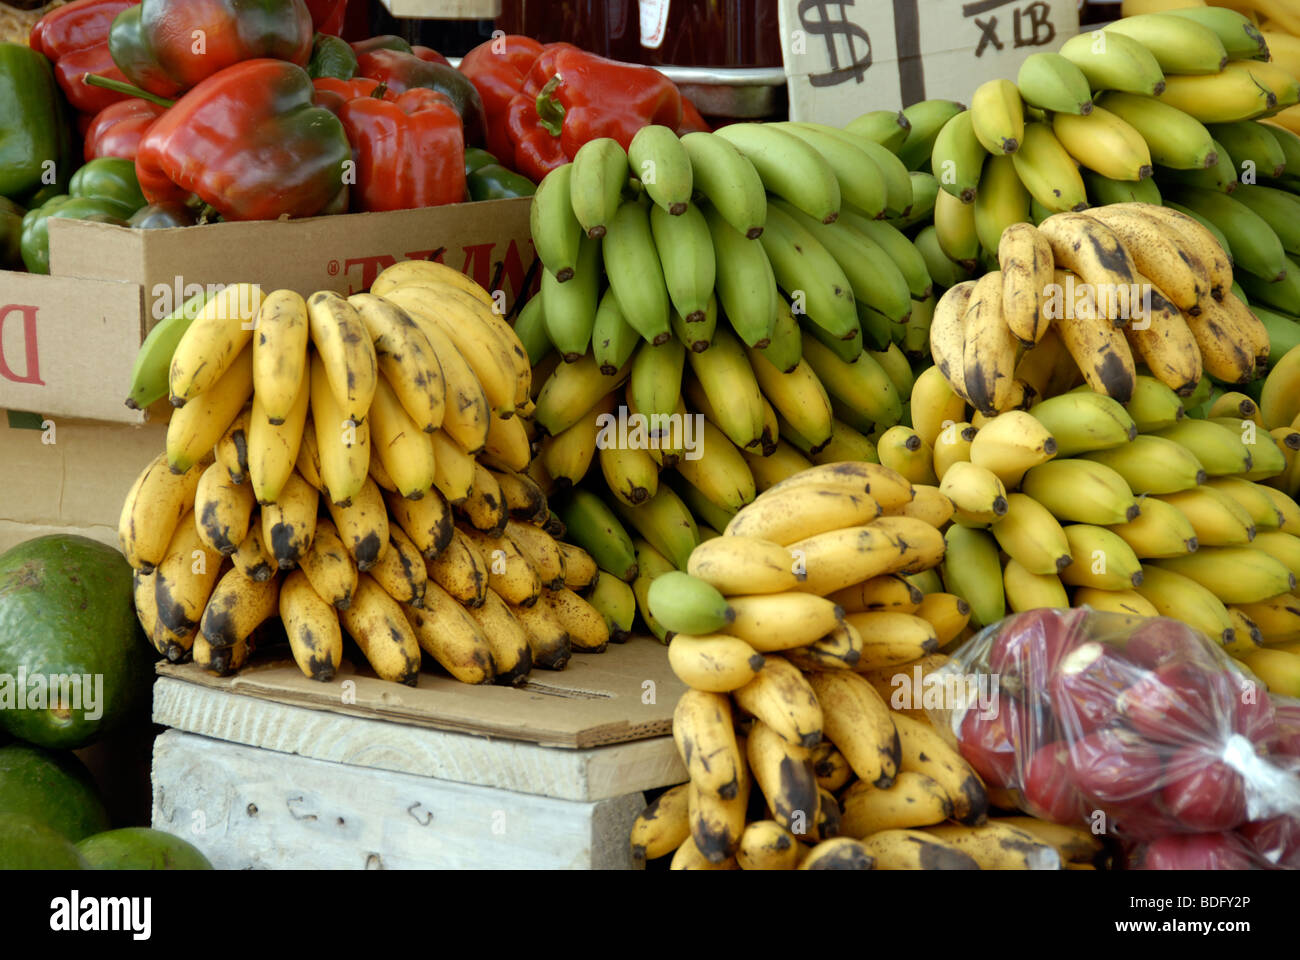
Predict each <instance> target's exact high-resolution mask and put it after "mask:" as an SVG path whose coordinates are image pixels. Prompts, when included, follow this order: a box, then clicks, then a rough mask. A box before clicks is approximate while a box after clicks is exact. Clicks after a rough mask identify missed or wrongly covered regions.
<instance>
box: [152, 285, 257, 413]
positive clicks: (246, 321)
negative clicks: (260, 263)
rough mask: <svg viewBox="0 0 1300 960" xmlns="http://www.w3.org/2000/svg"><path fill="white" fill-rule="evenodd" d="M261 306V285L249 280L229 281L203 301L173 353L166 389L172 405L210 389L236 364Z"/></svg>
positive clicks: (251, 336)
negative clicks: (246, 281)
mask: <svg viewBox="0 0 1300 960" xmlns="http://www.w3.org/2000/svg"><path fill="white" fill-rule="evenodd" d="M261 307H262V289H261V287H259V286H257V285H256V284H249V283H235V284H231V285H230V286H228V287H226V288H225V289H223V290H222V291H221V292H220V293H218V294H217V295H216V296H214V297H212V298H211V299H209V300H208V301H207V302H206V303H204V304H203V306H202V308H201V309H199V311H198V314H197V316H195V318H194V320H193V321H192V322H191V323H190V324H189V326H188V327H187V328H186V330H185V332H184V334H183V335H182V336H181V338H180V342H178V343H177V344H176V349H175V351H174V352H173V353H172V357H171V370H170V373H169V374H168V390H169V393H170V395H171V404H172V406H173V407H183V406H184V405H185V404H186V403H188V402H189V401H190V400H193V399H194V398H195V397H198V396H200V395H202V394H204V393H206V392H208V391H210V390H212V389H213V388H214V387H215V386H216V385H217V383H218V382H219V381H221V380H222V379H223V378H224V376H225V374H226V373H227V372H228V371H229V370H231V369H232V368H233V367H235V366H238V365H239V363H240V362H241V358H242V356H243V353H244V351H245V350H246V349H248V347H249V345H250V341H251V340H252V339H253V330H254V328H255V327H256V326H257V324H256V318H257V316H258V312H259V311H260V310H261ZM249 353H250V356H251V353H252V351H251V350H249Z"/></svg>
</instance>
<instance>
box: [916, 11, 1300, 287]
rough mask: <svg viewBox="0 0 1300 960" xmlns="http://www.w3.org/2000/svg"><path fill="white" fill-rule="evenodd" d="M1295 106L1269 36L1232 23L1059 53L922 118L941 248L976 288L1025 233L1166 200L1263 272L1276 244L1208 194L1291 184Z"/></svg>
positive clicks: (1069, 47)
mask: <svg viewBox="0 0 1300 960" xmlns="http://www.w3.org/2000/svg"><path fill="white" fill-rule="evenodd" d="M1159 5H1160V6H1162V7H1163V6H1166V5H1167V4H1164V3H1161V4H1159ZM1176 5H1177V6H1180V7H1182V6H1187V5H1186V4H1185V3H1178V4H1176ZM1298 100H1300V80H1297V78H1296V76H1295V75H1294V74H1293V73H1292V72H1290V71H1288V70H1287V69H1285V68H1284V67H1283V66H1281V65H1279V64H1278V63H1276V62H1272V61H1270V60H1269V47H1268V45H1267V43H1266V40H1265V37H1264V36H1263V35H1262V34H1261V32H1260V31H1259V30H1258V29H1256V28H1255V26H1254V25H1253V24H1252V23H1251V21H1250V20H1249V19H1248V18H1247V17H1245V16H1243V15H1242V14H1240V13H1237V12H1235V11H1233V10H1226V9H1218V8H1206V7H1204V6H1202V7H1190V8H1188V9H1177V10H1165V11H1163V12H1155V13H1148V12H1143V13H1140V14H1139V15H1136V16H1128V17H1125V18H1124V19H1121V20H1118V21H1116V22H1114V23H1111V24H1108V25H1106V26H1105V27H1103V28H1101V29H1100V30H1098V31H1093V32H1089V33H1084V34H1080V35H1079V36H1077V37H1074V38H1071V39H1070V40H1068V41H1067V42H1066V43H1065V45H1064V46H1063V47H1062V48H1061V50H1060V52H1059V53H1040V54H1034V55H1033V56H1030V57H1029V58H1027V59H1026V61H1025V62H1024V64H1023V65H1022V67H1021V69H1020V72H1019V75H1018V77H1017V81H1016V83H1012V82H1011V81H1009V80H993V81H989V82H987V83H985V84H984V85H982V86H981V87H979V88H978V89H977V90H976V91H975V93H974V95H973V97H972V99H971V107H970V109H969V110H965V109H964V108H962V106H961V105H960V104H955V103H951V102H945V101H934V102H933V103H932V105H930V106H927V107H925V110H924V111H923V112H922V113H921V116H920V118H919V120H920V122H923V123H924V124H925V126H926V128H927V129H928V130H929V131H931V133H930V136H931V143H932V149H931V152H930V155H929V156H928V157H927V158H926V159H927V160H928V161H929V167H930V170H931V172H932V173H933V175H934V176H935V177H936V178H937V184H936V188H937V189H938V191H939V193H938V196H937V197H936V201H935V209H934V227H935V240H936V241H937V243H938V245H939V247H940V248H941V250H942V252H943V253H944V254H945V255H946V257H947V258H948V259H949V260H951V261H953V262H954V263H955V264H956V265H957V266H956V267H955V268H953V269H952V270H951V271H950V272H952V273H954V274H955V276H956V277H957V278H958V279H967V278H968V277H969V275H970V273H971V272H973V271H974V270H976V269H977V267H978V265H979V264H980V263H981V262H983V263H984V264H986V265H987V264H988V263H990V262H991V261H992V260H993V258H994V257H995V256H996V252H997V240H998V237H999V236H1000V235H1001V232H1002V230H1003V229H1004V228H1005V227H1006V226H1008V225H1010V224H1012V223H1019V222H1024V221H1030V222H1033V223H1039V222H1041V221H1042V220H1043V219H1045V218H1046V217H1048V216H1050V215H1051V214H1053V213H1059V212H1066V211H1077V210H1082V209H1084V208H1085V207H1087V206H1101V205H1104V204H1108V203H1116V202H1124V201H1140V202H1145V203H1155V204H1159V203H1161V202H1167V203H1169V204H1170V205H1171V206H1173V207H1174V208H1176V209H1179V210H1183V211H1184V212H1188V213H1191V214H1192V215H1194V216H1196V217H1198V218H1202V219H1204V220H1206V221H1207V222H1208V223H1211V224H1213V225H1215V226H1216V227H1225V232H1226V233H1229V234H1230V238H1231V235H1232V234H1235V235H1236V236H1238V237H1240V238H1241V239H1242V241H1243V243H1242V249H1241V251H1240V255H1241V257H1242V259H1243V264H1242V265H1246V266H1247V269H1249V270H1251V271H1252V272H1254V271H1255V268H1256V265H1257V263H1258V259H1259V256H1260V254H1261V253H1276V255H1277V256H1280V255H1281V250H1280V248H1278V249H1276V250H1273V245H1272V244H1271V241H1270V240H1269V238H1270V236H1271V234H1272V231H1271V230H1268V229H1261V224H1260V223H1259V222H1257V220H1258V219H1259V218H1252V217H1249V216H1247V215H1244V214H1241V213H1240V212H1239V211H1237V210H1236V206H1238V205H1234V204H1226V203H1224V202H1222V201H1221V200H1220V199H1218V198H1215V197H1209V198H1207V197H1205V196H1204V191H1206V190H1209V191H1212V192H1219V191H1221V190H1222V189H1223V188H1224V187H1225V185H1227V184H1229V183H1231V184H1235V183H1236V182H1237V181H1238V180H1239V179H1242V177H1244V178H1245V180H1246V182H1248V183H1251V184H1254V183H1256V182H1257V178H1258V182H1260V183H1263V182H1265V181H1266V180H1267V179H1269V178H1278V177H1281V176H1283V172H1282V168H1283V166H1284V165H1285V161H1286V159H1287V158H1290V159H1292V160H1294V161H1295V162H1297V163H1300V140H1298V139H1297V137H1296V134H1295V133H1294V132H1292V131H1291V130H1289V129H1287V128H1286V127H1285V126H1284V125H1283V122H1282V119H1281V116H1282V115H1281V114H1279V113H1278V112H1279V111H1285V110H1291V111H1293V112H1294V111H1295V110H1296V109H1297V107H1295V106H1294V105H1295V104H1296V103H1297V101H1298ZM921 106H923V105H918V107H921ZM913 109H914V110H915V109H916V108H913ZM1274 115H1277V118H1276V119H1273V120H1270V121H1269V122H1268V123H1258V122H1254V121H1255V120H1257V119H1260V118H1270V117H1273V116H1274ZM917 123H918V120H913V126H914V128H915V127H916V126H917ZM1292 169H1293V170H1295V169H1297V168H1296V167H1295V166H1294V165H1293V166H1292ZM1239 174H1241V175H1242V176H1241V177H1239ZM1269 182H1271V180H1270V181H1269ZM1258 196H1259V198H1260V201H1261V202H1262V201H1263V200H1264V198H1265V197H1267V195H1266V194H1259V195H1258ZM1250 212H1251V211H1250V210H1248V211H1247V214H1248V213H1250ZM1272 219H1280V212H1279V215H1275V216H1274V217H1273V218H1272ZM1291 229H1294V227H1292V228H1291ZM1258 245H1265V246H1266V248H1267V249H1266V250H1265V251H1262V252H1257V251H1256V249H1255V247H1256V246H1258ZM1228 246H1230V244H1225V248H1227V247H1228ZM1233 253H1234V255H1235V254H1236V253H1237V251H1236V250H1233ZM1260 269H1261V271H1262V266H1261V267H1260ZM1276 272H1277V271H1276V270H1275V271H1273V272H1267V273H1265V272H1260V273H1259V276H1260V277H1261V279H1262V281H1263V282H1268V281H1271V280H1273V279H1274V277H1275V274H1276ZM935 278H936V280H938V279H939V277H938V274H937V273H936V274H935ZM1296 283H1298V284H1300V280H1297V281H1296Z"/></svg>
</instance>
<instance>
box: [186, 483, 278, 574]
mask: <svg viewBox="0 0 1300 960" xmlns="http://www.w3.org/2000/svg"><path fill="white" fill-rule="evenodd" d="M290 469H292V466H291V467H290ZM254 506H255V502H254V499H253V492H252V490H251V489H250V488H249V486H248V485H247V484H237V483H234V482H233V481H231V479H230V474H228V473H227V472H226V471H225V470H224V469H223V468H222V466H221V465H220V464H218V463H213V464H212V465H211V466H209V467H208V468H207V469H205V470H204V471H203V472H202V475H201V476H200V477H199V483H198V486H197V487H196V488H195V492H194V515H195V517H196V518H197V519H198V525H199V537H200V538H201V539H202V540H203V542H204V543H205V544H206V545H207V546H208V547H209V548H210V549H212V550H215V551H216V552H217V553H219V554H221V555H222V556H230V555H231V554H232V553H234V552H235V551H236V550H237V549H238V548H239V545H240V544H241V543H242V542H243V541H244V538H245V537H247V536H248V529H249V522H250V519H251V517H252V515H253V507H254Z"/></svg>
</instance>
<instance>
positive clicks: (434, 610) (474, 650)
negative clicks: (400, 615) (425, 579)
mask: <svg viewBox="0 0 1300 960" xmlns="http://www.w3.org/2000/svg"><path fill="white" fill-rule="evenodd" d="M403 611H404V612H405V614H406V619H407V621H408V622H409V623H410V624H411V628H412V629H413V630H414V631H415V638H416V640H417V641H418V642H419V644H420V649H422V650H423V651H424V652H425V653H427V654H429V656H431V657H433V659H435V660H437V661H438V663H439V665H440V666H441V667H442V668H443V669H444V670H446V671H447V672H448V673H450V674H451V675H452V676H453V677H455V678H456V679H457V680H459V681H460V682H461V683H491V682H492V681H493V680H494V679H495V678H496V664H495V661H494V659H493V655H492V645H491V644H490V643H489V642H488V638H487V637H486V636H485V635H484V633H483V629H482V628H481V627H480V626H479V625H478V621H476V620H475V619H474V618H473V617H471V616H470V615H469V613H467V612H466V610H465V608H464V607H463V606H461V605H460V604H459V603H458V602H457V601H456V600H455V599H454V598H453V597H452V596H451V594H449V593H447V591H445V590H443V589H442V588H441V587H440V586H438V584H437V583H436V582H432V581H431V582H429V583H427V584H426V585H425V589H424V606H423V608H421V609H418V610H417V609H416V608H415V607H404V608H403Z"/></svg>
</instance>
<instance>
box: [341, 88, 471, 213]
mask: <svg viewBox="0 0 1300 960" xmlns="http://www.w3.org/2000/svg"><path fill="white" fill-rule="evenodd" d="M339 117H340V119H341V120H342V121H343V127H344V129H345V130H346V131H347V134H348V140H349V141H351V143H352V155H353V159H355V160H356V164H357V168H356V183H355V185H353V187H352V209H353V210H364V211H373V210H411V209H414V208H416V207H436V206H439V205H441V204H444V203H460V202H461V201H462V200H464V199H465V134H464V131H463V129H462V125H461V119H460V114H459V113H457V111H456V108H455V106H454V105H453V104H452V102H451V100H450V99H449V98H448V97H446V96H445V95H443V94H441V93H438V92H437V91H435V90H428V89H425V88H422V87H415V88H413V89H411V90H407V91H406V92H405V93H403V94H401V95H399V96H398V97H397V99H396V100H392V101H387V100H383V99H381V98H376V97H373V96H372V97H362V98H359V99H354V100H349V101H348V102H347V103H345V104H344V105H343V109H342V111H341V112H340V114H339Z"/></svg>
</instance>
